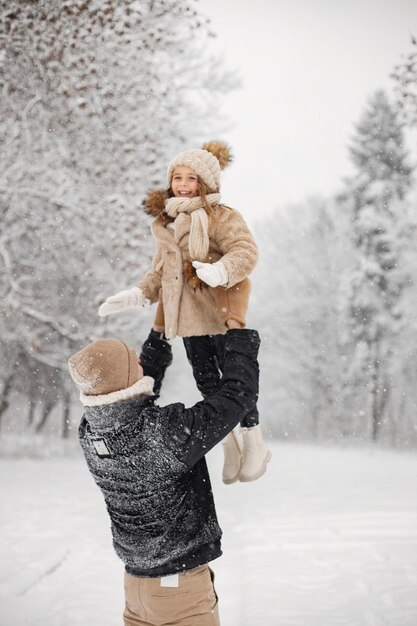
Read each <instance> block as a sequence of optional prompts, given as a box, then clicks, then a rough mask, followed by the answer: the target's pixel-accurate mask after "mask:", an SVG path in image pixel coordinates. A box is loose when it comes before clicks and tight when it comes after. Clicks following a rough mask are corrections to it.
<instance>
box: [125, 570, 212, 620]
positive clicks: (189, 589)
mask: <svg viewBox="0 0 417 626" xmlns="http://www.w3.org/2000/svg"><path fill="white" fill-rule="evenodd" d="M178 578H179V583H178V586H177V587H164V586H161V581H162V585H163V584H164V579H163V578H138V577H137V576H131V575H130V574H128V573H127V572H125V600H126V605H125V610H124V613H123V618H124V625H125V626H165V625H166V624H169V625H170V626H220V621H219V612H218V606H217V595H216V592H215V589H214V574H213V572H212V570H211V569H210V568H209V566H208V565H200V567H196V568H195V569H192V570H189V571H188V572H182V573H181V574H179V576H178Z"/></svg>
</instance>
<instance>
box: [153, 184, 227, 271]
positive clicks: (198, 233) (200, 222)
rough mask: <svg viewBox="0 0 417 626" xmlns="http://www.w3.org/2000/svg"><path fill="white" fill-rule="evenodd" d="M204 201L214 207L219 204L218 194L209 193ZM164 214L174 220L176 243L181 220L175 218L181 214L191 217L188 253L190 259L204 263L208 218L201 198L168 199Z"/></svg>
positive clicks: (207, 246)
mask: <svg viewBox="0 0 417 626" xmlns="http://www.w3.org/2000/svg"><path fill="white" fill-rule="evenodd" d="M206 200H207V202H208V203H209V204H210V205H211V206H216V205H217V204H219V202H220V194H219V193H210V194H208V195H207V196H206ZM165 212H166V213H168V215H169V216H170V217H173V218H174V220H175V221H174V238H175V241H176V243H179V239H180V238H181V234H180V231H181V219H179V220H178V221H177V217H178V216H179V215H181V213H186V214H187V215H190V216H191V226H190V235H189V239H188V251H189V253H190V257H191V259H193V260H195V261H205V260H206V258H207V254H208V251H209V236H208V217H207V212H206V211H205V209H204V203H203V201H202V199H201V197H200V196H196V197H195V198H168V200H166V201H165ZM177 227H178V228H177Z"/></svg>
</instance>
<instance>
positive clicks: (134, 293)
mask: <svg viewBox="0 0 417 626" xmlns="http://www.w3.org/2000/svg"><path fill="white" fill-rule="evenodd" d="M145 304H149V300H148V299H147V298H145V294H144V293H143V291H142V289H139V287H132V289H124V290H123V291H119V293H116V294H115V295H114V296H110V298H107V300H106V301H105V302H103V304H102V305H101V306H100V308H99V310H98V314H99V315H100V317H105V316H106V315H111V314H112V313H118V312H119V311H124V310H125V309H136V308H141V307H143V306H145Z"/></svg>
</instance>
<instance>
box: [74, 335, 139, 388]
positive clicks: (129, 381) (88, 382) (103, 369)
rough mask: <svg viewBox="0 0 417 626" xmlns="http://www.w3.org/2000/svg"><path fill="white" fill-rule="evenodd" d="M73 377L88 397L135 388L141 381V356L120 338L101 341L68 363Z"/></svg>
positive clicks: (92, 344)
mask: <svg viewBox="0 0 417 626" xmlns="http://www.w3.org/2000/svg"><path fill="white" fill-rule="evenodd" d="M68 366H69V371H70V374H71V377H72V379H73V381H74V382H75V384H76V385H77V387H78V389H79V390H80V391H81V393H82V394H84V395H85V396H98V395H102V394H110V393H113V392H117V391H120V390H121V389H128V388H129V387H132V385H134V384H135V383H137V381H138V380H139V378H140V374H139V363H138V357H137V354H136V352H135V350H134V349H133V348H131V347H130V346H128V345H127V344H126V343H124V342H123V341H119V339H98V340H97V341H94V342H93V343H90V344H89V345H88V346H86V347H85V348H83V349H82V350H80V351H79V352H77V353H76V354H74V355H73V356H72V357H70V358H69V360H68Z"/></svg>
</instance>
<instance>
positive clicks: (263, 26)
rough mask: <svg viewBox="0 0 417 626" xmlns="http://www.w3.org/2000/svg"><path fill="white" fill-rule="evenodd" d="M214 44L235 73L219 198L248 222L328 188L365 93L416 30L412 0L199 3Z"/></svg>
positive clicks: (340, 168) (345, 170)
mask: <svg viewBox="0 0 417 626" xmlns="http://www.w3.org/2000/svg"><path fill="white" fill-rule="evenodd" d="M198 4H199V6H200V9H201V10H202V12H204V13H205V14H206V15H207V16H208V17H209V18H210V19H211V23H212V28H213V30H214V31H215V32H216V33H217V35H218V36H217V40H215V43H214V44H213V45H214V48H215V50H216V51H217V52H220V53H221V55H222V57H223V58H224V61H225V63H226V65H227V66H228V67H229V68H235V69H236V70H237V71H238V72H239V73H240V74H241V76H242V79H243V82H244V84H243V88H242V89H241V90H239V91H236V92H235V93H233V94H231V95H229V96H228V97H227V102H226V106H225V110H226V112H227V113H228V114H229V115H230V117H231V119H232V121H233V123H234V125H235V127H234V129H233V130H232V131H230V132H227V133H225V134H224V135H223V138H224V139H226V140H227V141H228V142H229V143H230V144H231V146H232V148H233V152H234V156H235V160H234V162H233V164H232V165H231V166H230V168H229V169H228V170H225V172H224V173H223V189H222V195H223V200H224V201H225V202H226V203H228V204H230V205H231V206H234V207H235V208H237V209H239V210H240V211H241V212H242V213H243V214H244V215H245V217H246V218H247V219H248V221H249V222H250V223H253V221H254V219H255V218H256V217H262V216H264V215H267V214H268V213H269V212H270V211H271V210H272V209H273V208H274V207H276V206H284V205H286V204H288V203H292V202H297V201H299V200H302V199H303V198H305V197H306V196H308V195H315V194H324V195H328V194H332V193H333V192H334V191H335V190H337V189H338V188H339V187H340V184H341V181H342V178H343V176H346V175H347V174H349V172H350V164H349V160H348V150H347V146H348V143H349V139H350V137H351V135H352V133H353V129H354V124H355V122H356V121H357V120H358V118H359V116H360V115H361V113H362V111H363V109H364V107H365V105H366V101H367V98H368V97H369V96H370V95H371V94H372V93H373V92H374V91H375V90H376V89H378V88H381V87H383V88H386V89H387V90H388V91H392V81H391V79H390V78H389V74H390V72H391V71H392V69H393V67H394V65H395V64H396V63H398V62H399V61H400V60H401V56H402V55H406V54H407V53H408V52H409V51H410V49H411V34H415V35H416V36H417V0H200V2H199V3H198Z"/></svg>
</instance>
